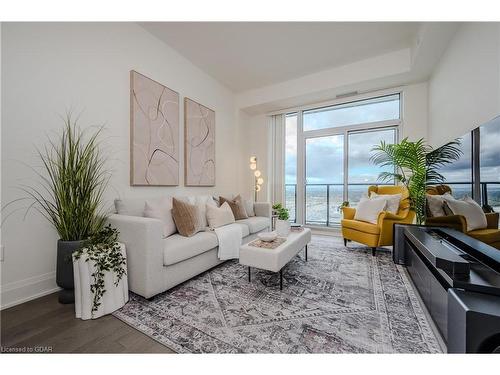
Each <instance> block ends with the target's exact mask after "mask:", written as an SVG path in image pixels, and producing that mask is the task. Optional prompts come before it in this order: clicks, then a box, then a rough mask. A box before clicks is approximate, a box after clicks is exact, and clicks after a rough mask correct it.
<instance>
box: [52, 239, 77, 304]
mask: <svg viewBox="0 0 500 375" xmlns="http://www.w3.org/2000/svg"><path fill="white" fill-rule="evenodd" d="M82 244H83V241H62V240H59V241H57V267H56V282H57V286H59V287H61V288H63V289H62V290H61V291H59V302H60V303H74V302H75V283H74V279H73V259H72V254H73V252H74V251H75V250H77V249H79V248H80V247H81V246H82Z"/></svg>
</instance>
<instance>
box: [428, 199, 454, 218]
mask: <svg viewBox="0 0 500 375" xmlns="http://www.w3.org/2000/svg"><path fill="white" fill-rule="evenodd" d="M446 195H450V194H444V195H433V194H425V197H426V200H427V208H428V209H429V213H430V215H431V217H441V216H446V212H445V211H444V202H445V198H446V197H445V196H446ZM450 196H451V195H450Z"/></svg>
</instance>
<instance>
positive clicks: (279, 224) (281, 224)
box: [276, 219, 290, 237]
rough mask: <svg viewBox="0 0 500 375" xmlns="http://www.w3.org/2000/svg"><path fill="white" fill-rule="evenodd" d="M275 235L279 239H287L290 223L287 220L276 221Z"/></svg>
mask: <svg viewBox="0 0 500 375" xmlns="http://www.w3.org/2000/svg"><path fill="white" fill-rule="evenodd" d="M276 233H278V236H279V237H288V235H289V234H290V222H289V221H288V220H279V219H278V220H276Z"/></svg>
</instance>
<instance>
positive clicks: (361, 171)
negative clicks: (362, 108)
mask: <svg viewBox="0 0 500 375" xmlns="http://www.w3.org/2000/svg"><path fill="white" fill-rule="evenodd" d="M396 136H397V132H396V128H388V129H387V128H386V129H374V130H362V131H351V132H349V136H348V151H347V155H348V163H347V165H348V179H347V200H348V201H349V205H350V206H351V207H356V205H357V204H358V202H359V200H360V199H361V197H362V196H363V195H365V194H366V192H367V191H368V187H369V186H370V185H377V184H379V185H380V183H381V182H380V181H378V175H379V174H380V172H390V170H389V168H388V167H385V168H382V167H378V166H376V165H373V163H372V162H371V161H370V157H371V155H372V153H371V152H370V150H371V149H372V148H373V146H375V145H378V144H380V142H385V143H387V144H392V143H394V142H395V141H396ZM386 183H387V182H386ZM388 183H391V182H390V181H389V182H388ZM392 183H394V182H392Z"/></svg>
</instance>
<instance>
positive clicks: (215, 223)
mask: <svg viewBox="0 0 500 375" xmlns="http://www.w3.org/2000/svg"><path fill="white" fill-rule="evenodd" d="M205 207H206V211H207V221H208V226H209V227H210V229H215V228H219V227H222V226H224V225H227V224H231V223H234V221H235V220H234V215H233V211H232V210H231V207H230V206H229V204H228V203H227V202H224V203H223V204H222V205H221V206H220V207H215V206H212V205H211V204H207V205H206V206H205Z"/></svg>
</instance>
